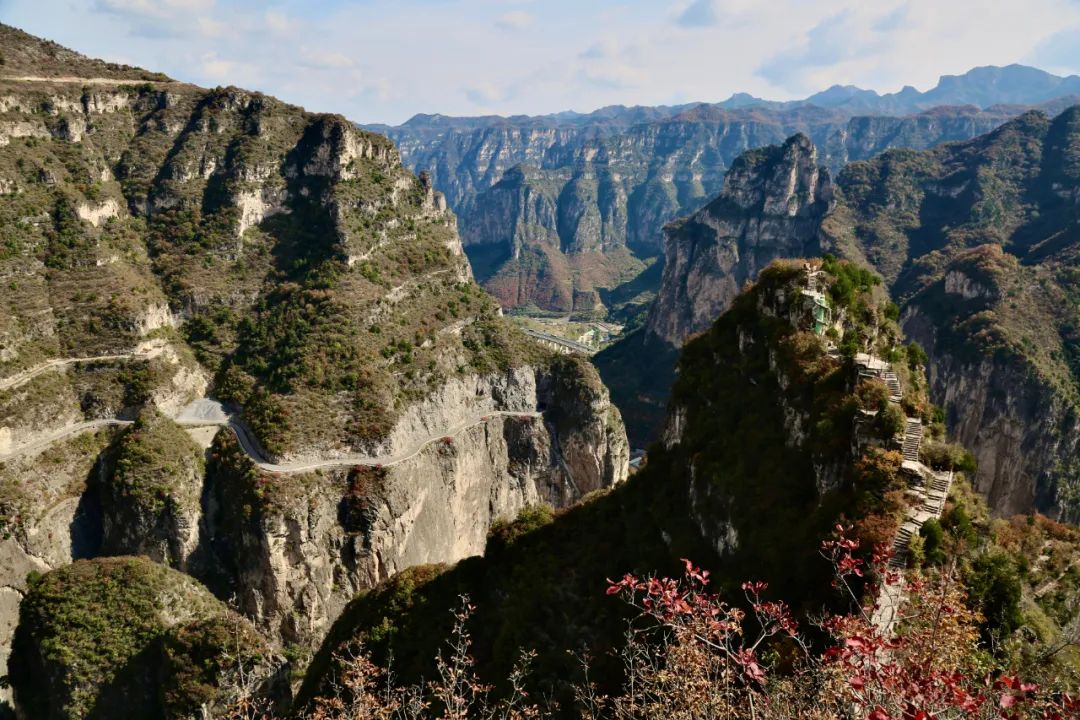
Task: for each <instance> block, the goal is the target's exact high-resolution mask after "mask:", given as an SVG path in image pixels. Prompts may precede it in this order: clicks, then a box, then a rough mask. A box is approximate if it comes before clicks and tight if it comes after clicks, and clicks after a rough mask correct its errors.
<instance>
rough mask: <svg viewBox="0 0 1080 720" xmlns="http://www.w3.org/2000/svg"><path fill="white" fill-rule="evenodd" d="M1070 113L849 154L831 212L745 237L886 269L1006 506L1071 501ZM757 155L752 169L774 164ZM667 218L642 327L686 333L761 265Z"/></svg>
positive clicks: (1069, 510)
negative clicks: (693, 239)
mask: <svg viewBox="0 0 1080 720" xmlns="http://www.w3.org/2000/svg"><path fill="white" fill-rule="evenodd" d="M1077 117H1078V111H1077V109H1076V108H1072V109H1070V110H1067V111H1065V112H1064V113H1062V114H1061V115H1059V116H1057V117H1056V118H1054V119H1053V120H1050V119H1048V118H1047V117H1046V116H1045V115H1042V114H1039V113H1029V114H1026V115H1023V116H1021V117H1019V118H1017V119H1016V120H1014V121H1011V122H1009V123H1007V124H1005V125H1004V126H1002V127H1001V128H999V129H997V130H995V131H994V132H992V133H990V134H988V135H985V136H981V137H978V138H976V139H974V140H971V141H969V142H966V143H960V144H950V145H944V146H941V147H940V148H937V149H935V150H931V151H926V152H912V151H891V152H888V153H886V154H884V155H882V156H881V157H879V158H876V159H874V160H871V161H866V162H857V163H853V164H851V165H849V166H847V167H846V168H845V170H844V171H843V172H842V173H841V174H840V176H839V177H838V179H837V180H836V182H835V184H834V190H835V197H836V202H835V206H834V207H832V209H831V210H829V212H827V213H825V212H819V213H816V214H814V215H813V216H812V217H808V220H807V222H806V223H805V224H802V225H799V226H793V227H791V228H786V227H785V228H784V229H783V230H782V232H779V233H777V234H775V235H774V236H772V237H768V238H766V242H765V243H762V245H761V247H759V248H753V249H752V251H751V252H757V253H766V254H771V256H772V257H781V256H783V255H784V254H787V253H797V252H805V251H806V250H807V249H808V246H807V245H805V244H803V242H804V238H813V242H814V243H817V244H818V247H820V249H821V250H823V251H831V252H834V253H837V254H840V255H846V256H849V257H854V258H860V259H865V260H867V261H869V262H870V263H871V264H872V265H873V266H874V267H875V268H876V269H877V270H878V271H879V272H880V273H881V274H882V275H883V276H884V278H885V280H886V281H887V283H889V285H890V287H891V289H892V292H893V293H894V297H895V298H896V301H897V302H898V303H899V305H900V307H901V310H902V311H903V312H904V318H905V322H904V326H905V328H906V329H907V330H908V331H909V332H910V333H911V334H912V336H913V337H915V338H916V339H918V340H919V341H920V342H923V343H924V344H925V346H926V348H927V350H929V351H930V356H931V365H930V370H929V374H930V377H931V379H932V381H933V386H934V392H935V394H934V400H935V402H938V403H941V404H942V405H943V406H944V407H945V410H946V412H947V414H948V417H949V419H950V422H951V425H950V428H953V429H955V431H956V433H957V436H958V437H959V439H960V440H961V441H962V442H964V443H965V444H966V445H967V446H968V447H969V448H971V449H972V451H974V452H975V454H976V455H977V456H978V457H979V458H980V459H981V461H982V462H981V464H980V469H979V472H978V474H977V476H976V478H975V484H976V486H977V487H978V488H979V489H980V490H983V491H984V492H986V493H987V495H988V497H989V498H990V499H991V502H992V507H993V509H994V510H995V511H997V512H1000V513H1011V512H1019V511H1030V510H1032V509H1033V508H1038V509H1040V510H1042V511H1044V512H1047V513H1050V514H1061V515H1063V516H1067V517H1072V516H1073V515H1074V513H1075V509H1074V508H1073V507H1072V505H1071V503H1072V501H1071V500H1069V498H1071V497H1072V496H1073V494H1072V491H1071V489H1070V488H1071V487H1072V484H1073V483H1074V481H1073V480H1071V479H1070V478H1071V470H1070V468H1071V463H1072V460H1071V458H1073V457H1075V453H1076V446H1075V443H1074V441H1073V439H1072V438H1073V435H1074V434H1075V433H1073V432H1072V431H1071V430H1070V428H1072V427H1074V425H1075V422H1076V420H1075V418H1076V417H1077V408H1078V404H1077V397H1078V391H1080V374H1078V373H1077V364H1076V357H1077V354H1076V353H1077V350H1076V347H1077V346H1076V342H1077V340H1076V334H1075V331H1074V328H1075V327H1076V326H1077V322H1078V316H1077V312H1078V311H1077V307H1078V306H1077V300H1076V293H1075V285H1074V282H1075V280H1074V278H1075V273H1076V262H1077V248H1076V243H1075V242H1073V240H1072V238H1071V234H1070V233H1069V232H1068V231H1067V230H1066V228H1068V227H1070V225H1071V224H1072V223H1074V222H1075V218H1076V213H1077V210H1076V208H1077V199H1076V193H1075V189H1074V188H1075V185H1076V184H1077V182H1078V180H1077V176H1076V159H1075V158H1076V147H1077V140H1076V138H1077V127H1078V124H1077V123H1078V121H1077ZM773 152H776V151H775V150H774V151H773ZM753 156H754V155H753V154H751V155H750V157H753ZM762 169H763V170H764V172H762V174H761V177H760V178H759V180H758V182H759V183H763V182H764V180H765V179H768V178H771V177H773V175H772V170H771V168H770V167H769V166H762ZM732 175H734V173H732ZM796 185H797V183H796ZM725 192H726V191H725ZM776 197H777V199H778V200H780V201H783V200H784V199H785V197H786V196H785V195H784V194H783V193H780V194H778V195H777V196H776ZM723 200H724V196H723V195H722V196H721V197H720V198H719V199H718V201H717V202H721V201H723ZM793 207H796V208H797V207H799V205H798V204H795V205H793ZM707 211H708V208H706V210H705V211H703V212H707ZM674 227H675V230H674V231H673V232H672V233H669V237H668V242H669V258H670V259H669V267H667V268H665V281H664V284H663V286H662V290H661V294H660V297H658V299H657V301H656V303H655V306H654V309H653V313H652V315H651V316H650V325H649V327H650V328H657V334H658V335H661V336H662V337H665V338H666V339H667V340H668V341H670V342H672V343H675V344H678V343H680V342H681V341H682V340H685V338H686V337H688V336H689V335H690V333H692V332H694V331H696V330H699V329H700V328H701V327H702V326H703V325H702V324H704V323H707V322H708V315H709V314H710V313H716V312H719V311H721V310H723V309H724V307H725V301H727V302H730V300H729V298H730V297H731V295H732V290H733V288H735V287H737V286H738V284H739V283H741V282H743V281H744V280H745V279H747V278H751V279H752V277H753V273H754V272H756V271H755V270H753V269H752V268H753V265H754V263H753V261H751V262H749V263H742V264H741V256H737V255H736V253H735V252H731V253H730V259H729V260H728V261H727V262H726V264H725V263H720V262H717V260H716V259H715V258H716V256H715V254H713V253H710V252H705V253H702V252H700V251H699V248H698V246H697V245H696V244H694V243H688V242H685V240H686V235H684V234H681V233H680V228H681V227H690V228H693V227H694V220H693V219H690V220H688V221H685V222H684V223H682V224H681V225H676V226H674ZM736 229H738V226H736ZM716 234H717V233H716V232H715V230H713V231H711V235H710V237H715V236H716ZM793 241H794V243H793ZM791 244H794V246H795V247H794V248H792V247H789V246H790V245H791ZM738 250H739V251H740V252H742V251H744V248H743V247H741V246H740V247H738ZM682 258H685V260H684V259H682ZM736 258H738V260H739V261H740V262H736ZM745 268H751V269H750V272H749V274H743V273H744V272H745V270H744V269H745ZM676 269H677V270H678V272H674V271H675V270H676ZM695 322H696V323H697V324H695ZM613 354H616V353H613ZM600 360H601V362H603V357H601V358H600ZM612 367H614V365H612ZM601 369H602V371H604V372H605V373H606V374H607V376H609V377H610V370H609V369H605V367H604V365H603V364H601ZM614 392H615V397H616V400H617V401H621V394H622V389H621V388H615V391H614ZM1037 408H1045V412H1044V411H1042V410H1038V409H1037Z"/></svg>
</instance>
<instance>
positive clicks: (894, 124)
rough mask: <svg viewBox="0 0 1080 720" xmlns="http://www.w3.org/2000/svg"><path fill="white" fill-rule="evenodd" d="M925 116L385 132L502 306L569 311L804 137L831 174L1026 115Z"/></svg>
mask: <svg viewBox="0 0 1080 720" xmlns="http://www.w3.org/2000/svg"><path fill="white" fill-rule="evenodd" d="M1067 89H1068V88H1066V87H1064V86H1063V87H1062V88H1061V93H1062V94H1064V93H1065V91H1066V90H1067ZM1050 97H1055V96H1054V95H1053V94H1052V93H1051V95H1050ZM941 98H942V100H943V101H944V100H945V99H946V98H947V95H942V96H941ZM1048 99H1049V98H1040V100H1039V101H1040V102H1043V101H1044V100H1048ZM821 102H825V99H824V98H822V99H821ZM1061 102H1062V101H1060V100H1050V101H1049V102H1048V103H1047V108H1048V109H1053V110H1060V109H1061V107H1063V106H1062V105H1061V104H1060V103H1061ZM927 107H929V106H927ZM915 108H916V106H915V105H911V104H910V103H908V104H899V105H896V106H895V107H891V108H884V109H882V110H881V111H880V112H878V113H875V114H873V115H866V116H864V115H860V112H866V111H867V108H865V107H863V108H860V107H859V106H857V105H851V106H850V107H849V106H847V105H839V106H837V105H835V104H828V103H827V104H825V105H820V106H818V105H815V104H814V103H813V102H809V103H803V104H791V105H783V104H769V103H764V102H757V103H750V104H749V105H746V104H740V103H736V104H724V103H720V104H718V105H704V104H701V105H697V106H691V107H685V108H681V109H667V112H659V110H661V109H657V111H658V112H657V113H656V115H655V116H652V117H644V116H641V115H640V114H637V115H635V114H631V113H624V114H623V115H619V116H618V117H617V118H616V119H614V120H613V119H612V118H610V117H608V116H602V117H597V118H592V119H589V118H588V117H586V118H581V117H574V118H567V119H560V118H557V117H547V118H513V119H508V120H502V119H496V118H476V119H468V118H461V119H452V118H444V117H442V116H421V117H417V118H414V119H413V120H411V121H410V122H408V123H406V124H405V125H402V126H399V127H395V128H384V127H382V126H380V129H381V130H385V131H386V132H387V133H388V134H389V135H390V136H391V137H392V138H394V139H395V140H396V141H397V142H398V144H399V145H400V147H401V148H402V154H403V157H404V159H405V162H406V164H407V165H409V166H410V167H412V168H414V169H416V170H422V169H423V170H428V171H430V172H431V173H432V177H433V180H434V184H435V186H436V187H437V188H439V189H440V190H443V191H444V192H446V193H447V195H448V199H449V202H450V205H451V207H453V208H454V209H455V210H456V211H457V212H458V214H459V224H460V228H461V233H462V239H463V241H464V244H465V248H466V251H467V252H468V254H469V258H470V261H471V262H472V264H473V267H474V269H475V270H476V272H477V275H478V277H479V278H480V279H481V281H482V282H484V283H485V285H486V286H487V287H488V288H489V289H490V290H491V291H492V292H493V293H494V294H495V296H496V297H497V298H498V300H499V301H500V303H502V304H503V306H504V307H511V306H527V305H530V304H534V305H536V306H538V307H541V308H545V309H552V310H569V309H571V307H572V297H573V294H574V293H575V291H580V292H585V293H594V292H596V291H601V290H608V289H611V288H613V287H617V286H618V285H619V284H620V283H622V282H626V279H627V278H632V277H634V276H635V275H636V274H637V273H640V272H641V270H642V265H641V264H640V263H637V264H636V267H635V264H633V263H629V262H627V257H626V256H627V255H628V254H629V255H632V256H634V257H637V258H644V257H648V256H652V255H656V254H657V253H658V252H663V243H662V233H661V229H662V228H663V226H664V224H665V223H667V222H668V221H670V220H673V219H675V218H678V217H680V216H683V215H686V214H688V213H690V212H693V211H695V210H697V209H698V208H700V207H701V206H702V205H704V204H705V203H706V202H708V200H709V199H710V198H712V197H715V195H716V194H717V193H718V192H719V191H720V190H721V187H722V184H723V179H724V174H725V173H726V171H727V170H728V168H729V167H730V165H731V163H732V161H734V159H735V158H736V157H738V156H739V155H740V154H741V153H743V152H745V151H747V150H750V149H753V148H757V147H763V146H766V145H772V144H780V143H782V142H783V141H784V140H785V139H786V138H787V137H789V136H790V135H792V134H794V133H799V132H801V133H804V134H806V135H807V136H808V137H810V138H811V139H812V140H813V141H814V143H815V145H816V146H817V147H818V148H820V152H821V158H820V162H821V163H822V165H824V166H825V167H827V168H828V169H829V170H831V171H833V172H835V171H837V170H839V168H840V167H842V166H843V165H844V164H845V163H847V162H849V161H852V160H859V159H866V158H869V157H872V156H874V155H876V154H878V153H881V152H883V151H885V150H887V149H889V148H894V147H904V148H914V149H925V148H929V147H932V146H934V145H937V144H939V143H942V142H947V141H954V140H967V139H969V138H971V137H974V136H976V135H979V134H981V133H985V132H989V131H990V130H992V129H993V128H995V127H997V126H998V125H1000V124H1001V123H1003V122H1005V121H1006V120H1008V119H1009V118H1011V117H1014V116H1016V115H1017V114H1019V113H1020V112H1022V110H1023V109H1024V108H1023V107H1020V106H1015V107H1004V106H1001V107H994V108H990V109H988V110H980V109H979V108H978V107H975V106H954V107H936V108H934V109H932V110H926V111H923V112H916V109H915ZM905 113H914V114H905ZM632 118H635V119H637V120H638V122H636V123H635V122H629V120H630V119H632ZM519 166H523V167H519ZM523 257H524V259H523ZM582 268H588V269H589V270H590V271H591V272H590V271H586V272H583V271H582V270H581V269H582Z"/></svg>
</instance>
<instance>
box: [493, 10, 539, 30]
mask: <svg viewBox="0 0 1080 720" xmlns="http://www.w3.org/2000/svg"><path fill="white" fill-rule="evenodd" d="M532 24H533V16H532V15H530V14H529V13H527V12H525V11H524V10H514V11H513V12H508V13H504V14H503V15H500V16H499V19H498V20H496V21H495V26H496V27H498V28H502V29H503V30H524V29H525V28H527V27H529V26H530V25H532Z"/></svg>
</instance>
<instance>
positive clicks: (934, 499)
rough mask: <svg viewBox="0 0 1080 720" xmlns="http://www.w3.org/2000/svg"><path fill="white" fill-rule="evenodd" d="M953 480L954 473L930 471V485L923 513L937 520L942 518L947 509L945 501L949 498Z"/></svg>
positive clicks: (923, 505)
mask: <svg viewBox="0 0 1080 720" xmlns="http://www.w3.org/2000/svg"><path fill="white" fill-rule="evenodd" d="M952 479H953V474H952V472H948V473H941V472H934V471H930V484H929V486H928V487H927V489H926V500H925V501H924V502H923V504H922V511H923V512H925V513H929V514H930V515H933V516H934V517H936V518H939V517H941V512H942V511H943V510H944V509H945V501H946V500H947V499H948V497H949V488H950V487H951V486H952Z"/></svg>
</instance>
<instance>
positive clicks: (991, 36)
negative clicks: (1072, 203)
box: [0, 0, 1080, 123]
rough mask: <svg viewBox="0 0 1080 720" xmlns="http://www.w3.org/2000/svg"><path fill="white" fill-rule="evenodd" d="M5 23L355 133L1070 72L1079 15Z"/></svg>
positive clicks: (357, 7)
mask: <svg viewBox="0 0 1080 720" xmlns="http://www.w3.org/2000/svg"><path fill="white" fill-rule="evenodd" d="M0 20H2V21H3V22H6V23H10V24H13V25H16V26H18V27H21V28H23V29H25V30H27V31H29V32H32V33H34V34H36V35H42V36H44V37H48V38H50V39H52V40H56V41H57V42H59V43H61V44H63V45H67V46H69V47H72V48H74V49H76V50H79V51H80V52H83V53H86V54H88V55H93V56H97V57H104V58H106V59H109V60H116V61H122V62H128V63H132V64H136V65H140V66H143V67H146V68H149V69H152V70H161V71H163V72H166V73H168V74H170V75H172V76H173V77H176V78H178V79H181V80H186V81H190V82H194V83H197V84H199V85H204V86H210V87H212V86H215V85H224V84H233V85H240V86H243V87H248V88H252V89H257V90H262V91H264V92H268V93H271V94H273V95H276V96H278V97H280V98H282V99H284V100H287V101H289V102H293V103H297V104H300V105H304V106H305V107H307V108H308V109H311V110H316V111H332V112H340V113H343V114H345V115H346V116H348V117H349V118H351V119H354V120H357V121H361V122H379V121H383V122H395V123H396V122H401V121H403V120H405V119H407V118H408V117H410V116H411V115H413V114H414V113H417V112H441V113H445V114H453V115H476V114H483V113H500V114H513V113H530V114H535V113H544V112H556V111H559V110H566V109H574V110H580V111H586V110H591V109H595V108H597V107H600V106H603V105H608V104H614V103H623V104H648V105H654V104H670V103H681V102H690V101H697V100H701V101H715V100H722V99H724V98H725V97H727V96H728V95H730V94H731V93H733V92H737V91H743V92H750V93H753V94H755V95H760V96H765V97H769V98H775V99H788V98H794V97H802V96H805V95H807V94H809V93H811V92H814V91H817V90H820V89H824V88H825V87H828V86H829V85H832V84H834V83H841V84H848V83H850V84H855V85H859V86H861V87H868V88H873V89H876V90H879V91H893V90H898V89H899V88H900V87H901V86H903V85H906V84H910V85H914V86H916V87H918V88H920V89H926V88H929V87H931V86H932V85H933V84H934V83H935V82H936V80H937V77H938V76H939V75H942V74H946V73H960V72H964V71H965V70H968V69H970V68H971V67H974V66H977V65H990V64H994V65H1004V64H1008V63H1011V62H1025V63H1029V64H1034V65H1037V66H1039V67H1043V68H1044V69H1047V70H1051V71H1054V72H1058V73H1072V72H1080V0H1023V1H1022V2H1020V1H1016V0H1010V1H1008V2H1005V1H1003V0H948V1H946V0H869V1H868V0H862V1H861V2H860V1H856V0H770V1H769V2H761V1H760V0H351V1H349V0H327V1H322V2H320V1H319V0H307V1H301V0H281V1H280V2H275V1H274V0H270V1H269V2H257V1H256V0H0Z"/></svg>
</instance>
